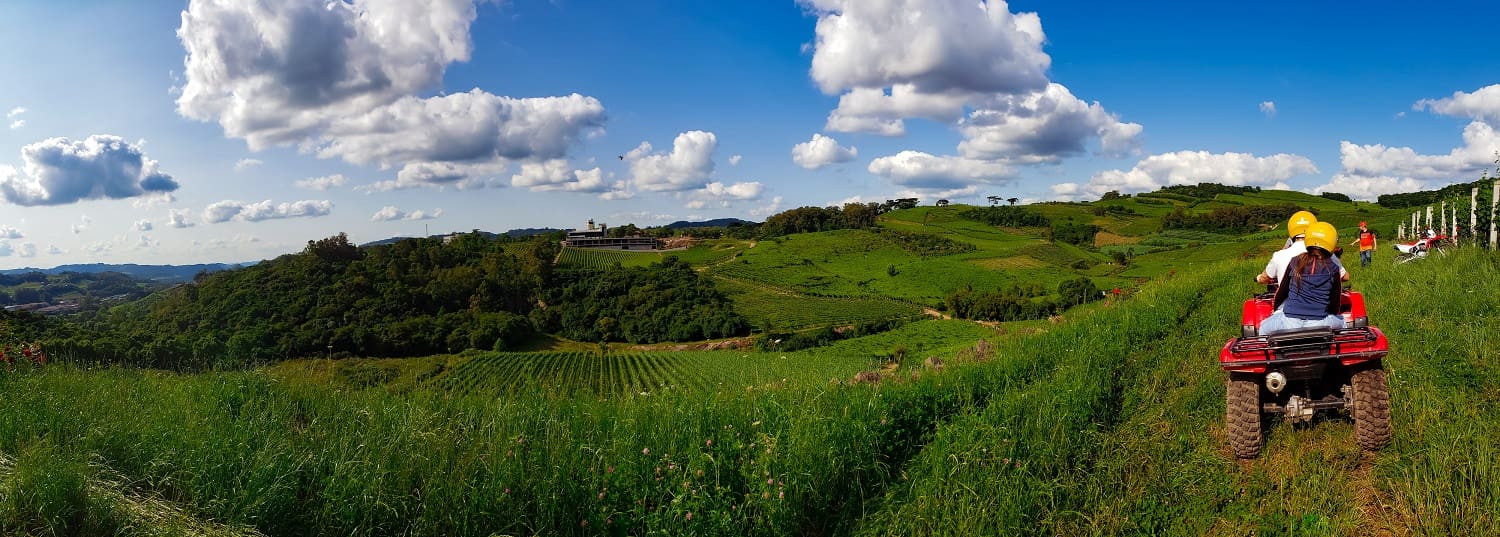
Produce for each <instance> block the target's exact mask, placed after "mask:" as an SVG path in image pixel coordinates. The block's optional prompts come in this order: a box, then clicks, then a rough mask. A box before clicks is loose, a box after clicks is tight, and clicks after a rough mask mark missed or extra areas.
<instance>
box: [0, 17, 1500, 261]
mask: <svg viewBox="0 0 1500 537" xmlns="http://www.w3.org/2000/svg"><path fill="white" fill-rule="evenodd" d="M58 4H62V5H58ZM1221 4H1222V5H1221ZM1493 11H1494V8H1493V7H1492V6H1490V5H1487V4H1485V3H1479V2H1472V3H1442V5H1435V6H1422V7H1421V8H1420V9H1418V8H1416V7H1414V5H1411V4H1403V3H1365V4H1361V5H1359V6H1358V8H1357V9H1353V8H1350V7H1346V6H1345V5H1343V4H1337V3H1316V2H1313V3H1308V2H1286V3H1208V4H1203V3H1197V2H1194V3H1179V2H1148V3H1120V2H1082V1H1051V2H1039V1H1016V2H1011V3H1009V4H1007V3H1003V2H997V1H989V2H977V1H975V0H801V1H796V0H786V1H780V0H776V1H772V0H766V1H754V2H699V1H641V2H601V1H582V0H551V1H547V0H510V1H506V2H487V3H483V4H480V5H477V6H476V5H475V4H473V3H471V2H470V1H468V0H442V1H435V2H426V1H423V2H416V1H391V2H378V3H373V4H370V3H367V2H363V1H359V0H355V1H351V2H344V3H342V4H333V5H331V6H329V5H325V4H324V3H321V2H310V3H309V2H298V1H291V0H274V1H272V0H267V1H262V2H257V3H254V4H251V3H248V2H236V1H229V0H214V1H198V0H194V1H192V2H155V3H143V2H131V3H121V2H98V3H84V2H70V3H43V2H8V3H3V4H0V73H4V76H3V78H0V80H4V81H6V83H4V84H0V113H4V114H6V117H4V118H3V121H4V122H3V124H0V196H3V197H0V268H11V267H19V266H53V265H57V264H64V263H78V262H108V263H128V262H129V263H195V262H219V261H227V262H234V261H245V260H253V259H261V258H268V257H274V256H275V255H278V254H281V253H286V252H290V251H295V250H297V249H299V248H300V246H301V245H302V244H305V242H306V241H307V240H310V239H316V238H321V237H325V236H328V235H332V234H334V233H337V232H340V231H343V232H348V233H349V234H350V235H351V237H352V238H354V239H355V240H356V241H361V242H364V241H370V240H376V239H381V238H385V237H390V236H397V235H418V234H421V233H422V232H423V231H424V229H426V230H430V231H431V232H432V233H440V232H447V231H452V230H468V229H472V228H480V229H486V230H494V231H502V230H506V229H511V228H520V227H576V226H578V225H581V224H582V222H583V221H584V220H586V219H588V218H595V219H597V220H601V221H605V222H608V223H610V224H623V223H627V222H633V223H635V224H637V225H641V226H646V225H655V224H661V223H666V222H670V221H672V220H679V219H707V218H716V217H729V216H733V217H741V218H747V219H760V218H763V217H764V216H765V215H767V214H770V213H772V212H775V211H778V210H784V209H788V208H792V207H797V206H801V205H826V204H833V203H841V202H844V201H849V200H856V201H870V200H877V201H878V200H884V199H888V198H892V197H898V196H899V197H906V196H917V197H921V198H923V199H924V200H925V201H929V202H930V201H932V200H936V199H939V198H947V199H952V200H955V201H969V202H982V201H983V199H984V196H986V195H991V194H1000V195H1004V196H1005V197H1010V196H1017V197H1021V198H1023V199H1027V200H1037V201H1039V200H1049V199H1093V198H1095V197H1097V196H1098V195H1099V194H1100V193H1102V192H1104V191H1107V190H1122V191H1126V192H1138V191H1144V190H1151V189H1155V188H1158V187H1160V186H1163V185H1167V184H1174V183H1184V182H1198V181H1218V182H1225V183H1233V184H1249V185H1258V186H1263V187H1279V188H1292V189H1297V190H1305V191H1310V192H1322V191H1334V192H1343V193H1347V194H1350V195H1353V196H1356V197H1360V198H1373V197H1374V196H1376V195H1378V194H1381V193H1387V192H1396V191H1407V190H1414V189H1421V188H1434V187H1438V186H1441V185H1443V184H1447V183H1451V182H1456V181H1467V180H1473V179H1475V178H1477V177H1478V176H1479V175H1480V174H1481V173H1483V171H1484V170H1487V169H1493V161H1494V158H1495V157H1494V155H1495V152H1496V151H1497V150H1500V135H1497V134H1496V131H1495V129H1496V128H1500V75H1497V73H1500V54H1495V51H1496V46H1495V45H1494V40H1493V37H1490V36H1492V28H1489V27H1487V26H1486V24H1487V22H1486V19H1487V18H1488V17H1485V16H1483V15H1484V14H1486V13H1493ZM621 157H624V158H623V159H622V158H621Z"/></svg>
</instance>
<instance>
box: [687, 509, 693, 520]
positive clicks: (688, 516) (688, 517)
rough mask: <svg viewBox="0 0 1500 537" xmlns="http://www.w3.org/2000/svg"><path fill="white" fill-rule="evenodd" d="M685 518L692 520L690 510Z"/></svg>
mask: <svg viewBox="0 0 1500 537" xmlns="http://www.w3.org/2000/svg"><path fill="white" fill-rule="evenodd" d="M687 519H688V520H692V519H693V512H692V511H688V514H687Z"/></svg>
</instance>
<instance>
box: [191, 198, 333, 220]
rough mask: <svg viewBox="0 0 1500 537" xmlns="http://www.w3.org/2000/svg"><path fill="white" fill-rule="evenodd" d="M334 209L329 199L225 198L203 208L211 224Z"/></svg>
mask: <svg viewBox="0 0 1500 537" xmlns="http://www.w3.org/2000/svg"><path fill="white" fill-rule="evenodd" d="M332 211H333V203H331V202H329V201H328V200H303V201H293V202H286V203H280V204H272V203H271V200H265V201H262V202H260V203H245V202H243V201H235V200H224V201H220V202H217V203H214V204H212V205H209V206H208V207H207V208H205V209H203V221H204V222H208V223H210V224H218V223H221V222H227V221H229V220H231V219H235V220H241V221H245V222H259V221H262V220H275V219H281V218H298V217H317V216H326V215H328V213H330V212H332Z"/></svg>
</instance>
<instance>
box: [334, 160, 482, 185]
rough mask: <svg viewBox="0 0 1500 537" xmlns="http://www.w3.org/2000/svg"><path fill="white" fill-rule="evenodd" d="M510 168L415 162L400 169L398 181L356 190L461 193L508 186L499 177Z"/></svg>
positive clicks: (396, 179) (394, 180)
mask: <svg viewBox="0 0 1500 537" xmlns="http://www.w3.org/2000/svg"><path fill="white" fill-rule="evenodd" d="M508 167H509V165H508V164H507V163H505V162H478V163H471V162H416V163H410V164H407V165H405V166H402V167H401V171H399V172H397V173H396V178H395V179H393V180H387V181H377V182H375V183H372V184H370V185H366V186H362V187H358V188H356V190H361V191H364V192H390V191H393V190H407V189H412V188H438V189H444V188H448V187H450V186H451V187H453V188H457V189H459V190H469V189H474V188H486V187H500V186H505V184H506V183H505V182H503V181H501V180H500V178H499V177H498V176H497V175H498V174H500V173H502V172H504V171H505V170H506V169H507V168H508Z"/></svg>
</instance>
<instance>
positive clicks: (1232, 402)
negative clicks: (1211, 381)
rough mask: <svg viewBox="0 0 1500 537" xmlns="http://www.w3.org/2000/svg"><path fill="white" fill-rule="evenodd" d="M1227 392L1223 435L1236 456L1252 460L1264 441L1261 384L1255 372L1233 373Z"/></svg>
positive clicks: (1258, 452)
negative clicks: (1261, 416)
mask: <svg viewBox="0 0 1500 537" xmlns="http://www.w3.org/2000/svg"><path fill="white" fill-rule="evenodd" d="M1226 391H1227V394H1226V397H1225V400H1226V401H1225V403H1226V404H1225V405H1224V426H1225V431H1224V436H1225V437H1227V438H1228V439H1229V447H1230V448H1231V449H1233V450H1234V456H1236V457H1239V458H1241V459H1253V458H1255V456H1256V455H1259V454H1260V448H1261V446H1262V445H1264V443H1265V439H1264V438H1265V437H1264V435H1263V434H1262V431H1261V425H1260V423H1261V422H1260V383H1258V382H1256V381H1255V376H1254V375H1250V374H1245V373H1230V374H1229V384H1228V386H1227V390H1226Z"/></svg>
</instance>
